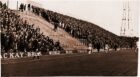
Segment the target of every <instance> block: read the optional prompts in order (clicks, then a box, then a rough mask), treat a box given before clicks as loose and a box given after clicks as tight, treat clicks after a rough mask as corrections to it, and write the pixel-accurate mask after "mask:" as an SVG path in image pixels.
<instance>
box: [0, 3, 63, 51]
mask: <svg viewBox="0 0 140 77" xmlns="http://www.w3.org/2000/svg"><path fill="white" fill-rule="evenodd" d="M0 23H1V30H0V32H1V51H2V52H35V51H36V52H38V51H41V52H47V51H58V50H63V48H62V47H61V46H60V43H59V41H57V42H54V41H53V40H52V39H50V38H49V37H48V36H45V35H43V33H41V32H40V28H38V27H34V24H32V25H30V24H28V22H27V21H26V20H25V21H24V20H23V19H21V18H20V16H19V15H17V14H16V13H15V11H14V10H10V9H8V8H7V7H6V4H2V2H0Z"/></svg>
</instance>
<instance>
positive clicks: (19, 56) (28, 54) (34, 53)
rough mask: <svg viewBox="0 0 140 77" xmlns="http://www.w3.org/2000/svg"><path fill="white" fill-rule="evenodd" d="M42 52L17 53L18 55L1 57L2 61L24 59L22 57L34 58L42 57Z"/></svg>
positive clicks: (4, 54)
mask: <svg viewBox="0 0 140 77" xmlns="http://www.w3.org/2000/svg"><path fill="white" fill-rule="evenodd" d="M41 55H42V54H41V52H17V53H13V52H12V53H1V55H0V57H1V58H2V59H6V58H11V59H13V58H22V57H33V56H41Z"/></svg>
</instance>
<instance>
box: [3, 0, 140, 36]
mask: <svg viewBox="0 0 140 77" xmlns="http://www.w3.org/2000/svg"><path fill="white" fill-rule="evenodd" d="M2 1H3V2H6V1H7V0H2ZM28 1H29V0H28ZM30 1H31V0H30ZM32 1H34V2H35V3H36V5H38V6H40V7H42V8H45V9H49V10H52V11H55V12H58V13H62V14H64V15H69V16H71V17H75V18H78V19H82V20H86V21H89V22H92V23H94V24H97V25H99V26H100V27H102V28H104V29H106V30H108V31H110V32H112V33H115V34H117V35H120V29H121V25H122V15H123V5H124V3H125V2H126V1H127V0H125V1H124V0H32ZM18 2H19V3H20V2H26V0H18ZM16 3H17V0H9V7H10V8H12V9H16V6H17V5H16ZM129 5H130V13H129V16H130V28H129V30H128V29H127V27H126V35H127V36H138V25H139V19H138V18H139V2H138V0H129Z"/></svg>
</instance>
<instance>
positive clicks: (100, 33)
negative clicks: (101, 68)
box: [32, 6, 138, 49]
mask: <svg viewBox="0 0 140 77" xmlns="http://www.w3.org/2000/svg"><path fill="white" fill-rule="evenodd" d="M32 9H33V11H32V12H33V13H35V14H36V15H40V16H42V17H43V18H44V19H45V20H47V21H48V22H50V23H52V24H53V25H54V28H57V27H60V28H62V29H64V30H65V31H66V32H68V33H69V34H70V35H71V36H73V37H75V38H77V39H79V40H80V41H81V42H83V43H84V44H85V45H89V44H90V43H91V44H92V45H93V48H97V49H100V48H104V47H105V44H108V45H109V47H110V48H114V49H116V48H118V47H120V48H133V47H135V46H136V41H138V38H136V37H121V36H117V35H115V34H113V33H112V32H109V31H107V30H105V29H103V28H101V27H99V26H98V25H96V24H93V23H90V22H87V21H83V20H80V19H76V18H73V17H69V16H66V15H62V14H60V13H57V12H53V11H50V10H45V9H42V8H39V7H36V6H32Z"/></svg>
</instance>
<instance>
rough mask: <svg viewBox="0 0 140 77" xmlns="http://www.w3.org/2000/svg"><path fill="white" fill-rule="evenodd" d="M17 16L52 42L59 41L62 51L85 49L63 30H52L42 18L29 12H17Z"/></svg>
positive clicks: (85, 47)
mask: <svg viewBox="0 0 140 77" xmlns="http://www.w3.org/2000/svg"><path fill="white" fill-rule="evenodd" d="M18 14H19V15H20V16H21V18H23V20H27V22H28V23H29V24H34V26H35V27H39V28H40V31H41V32H43V34H44V35H45V36H49V37H50V38H51V39H53V40H54V41H58V40H59V42H60V44H61V46H62V47H63V48H64V50H82V49H87V46H85V45H84V44H83V43H81V42H80V41H79V40H78V39H76V38H74V37H72V36H71V35H70V34H68V33H67V32H66V31H64V30H63V29H61V28H58V29H57V30H56V32H55V31H54V30H53V28H54V25H52V24H51V23H49V22H47V21H46V20H45V19H43V18H42V17H40V16H37V15H35V14H33V13H31V12H18Z"/></svg>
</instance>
